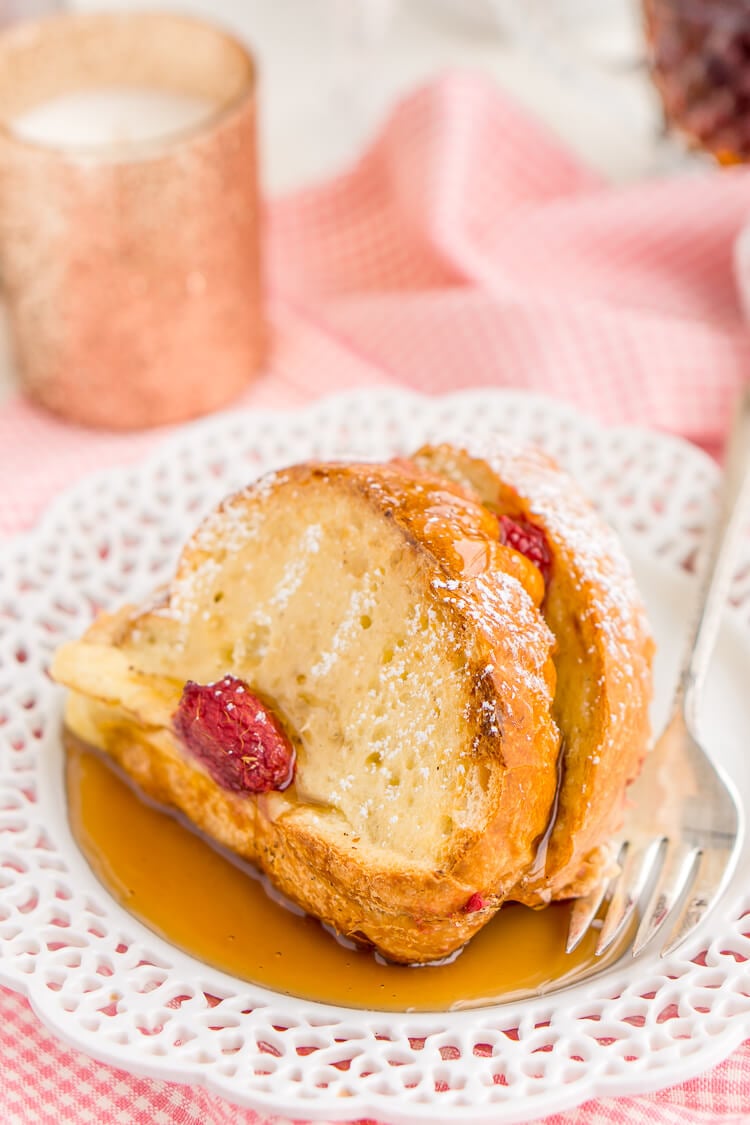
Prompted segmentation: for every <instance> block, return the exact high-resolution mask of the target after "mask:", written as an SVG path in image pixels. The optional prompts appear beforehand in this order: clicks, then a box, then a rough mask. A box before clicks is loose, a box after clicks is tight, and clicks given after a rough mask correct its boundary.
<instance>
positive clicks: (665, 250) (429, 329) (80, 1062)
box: [0, 75, 750, 1125]
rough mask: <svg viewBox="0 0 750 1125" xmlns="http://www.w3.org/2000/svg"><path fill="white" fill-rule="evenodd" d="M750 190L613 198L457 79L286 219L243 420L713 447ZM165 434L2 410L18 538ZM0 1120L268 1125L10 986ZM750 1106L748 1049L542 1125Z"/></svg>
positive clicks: (749, 186) (687, 1124) (738, 336)
mask: <svg viewBox="0 0 750 1125" xmlns="http://www.w3.org/2000/svg"><path fill="white" fill-rule="evenodd" d="M749 177H750V170H745V169H737V170H733V171H728V172H727V171H724V172H719V171H716V172H709V173H705V174H700V175H696V174H691V175H689V176H683V177H680V178H679V179H677V178H674V179H669V180H662V181H657V182H649V183H642V184H638V185H635V186H632V187H628V188H625V189H617V190H615V189H613V188H611V187H610V186H608V185H607V184H606V183H604V182H603V181H602V180H601V178H600V177H598V176H596V175H595V174H593V173H592V172H591V171H589V170H587V169H586V168H584V167H583V166H582V165H581V164H580V162H578V161H577V160H576V159H574V158H573V157H572V156H571V155H570V154H569V153H568V152H566V151H565V150H564V149H563V148H562V147H561V146H560V144H559V143H558V142H557V141H556V140H554V139H553V138H552V137H550V136H549V135H548V134H547V133H546V131H545V130H544V129H543V128H541V127H540V126H539V125H538V124H537V123H535V122H534V121H533V120H531V119H530V118H529V117H528V116H527V115H526V114H525V113H524V112H522V111H520V110H519V109H518V108H517V107H515V106H514V105H512V104H511V103H509V102H508V101H507V100H505V99H504V98H503V97H502V96H501V95H500V94H499V93H498V91H497V90H496V89H495V88H494V87H493V86H491V85H489V84H487V83H486V82H484V81H480V80H478V79H476V78H472V77H467V76H462V75H458V76H451V77H448V78H446V79H444V80H441V81H440V82H437V83H435V84H432V85H430V86H428V87H426V88H424V89H421V90H419V91H417V92H416V93H415V94H414V95H413V96H411V97H410V98H408V99H407V100H406V101H405V102H403V103H402V104H401V105H400V106H399V107H398V108H397V109H396V111H395V112H394V114H393V116H392V117H391V119H390V121H389V122H388V123H387V125H386V127H385V128H384V130H383V132H382V133H381V135H380V136H379V138H377V140H376V141H375V142H374V144H373V145H372V147H371V148H370V149H369V150H368V151H367V152H366V153H365V154H364V155H363V157H362V158H361V160H360V161H359V162H358V163H357V165H356V166H355V167H354V168H352V169H351V170H350V171H349V172H347V173H346V174H344V175H342V176H340V177H339V178H337V179H336V180H334V181H333V182H330V183H326V184H322V185H320V186H318V187H314V188H311V189H309V190H306V191H303V192H300V193H298V194H296V195H294V196H292V197H290V198H287V199H283V200H281V201H278V202H274V203H272V204H271V205H270V207H269V209H268V220H269V221H268V232H269V239H268V262H269V280H270V289H271V293H272V302H271V308H270V316H271V321H272V328H273V337H274V347H273V353H272V357H271V360H270V362H269V366H268V370H267V371H266V372H265V374H264V375H263V376H262V377H261V378H260V379H259V380H257V381H256V382H255V383H254V384H253V385H252V386H250V387H249V388H248V390H247V392H246V394H245V395H244V396H243V398H242V400H241V401H240V402H239V403H238V404H237V406H238V407H239V406H243V407H250V408H252V407H261V406H268V405H273V406H279V407H295V406H299V405H302V404H304V403H306V402H309V401H311V400H312V399H314V398H316V397H318V396H320V395H321V394H325V393H329V392H332V391H335V390H339V389H344V388H347V389H348V388H352V387H368V386H374V385H378V384H379V385H387V384H389V383H391V384H401V385H406V386H409V387H412V388H415V389H418V390H422V391H425V392H430V393H434V392H442V391H448V390H453V389H456V388H461V387H469V386H473V387H476V386H487V387H494V386H510V387H520V388H526V389H528V390H533V391H540V392H544V393H548V394H551V395H555V396H557V397H561V398H564V399H566V400H568V401H569V402H571V403H573V404H574V405H577V406H579V407H581V408H582V409H584V410H586V411H587V412H589V413H593V414H594V415H596V416H597V417H598V418H599V419H601V420H603V421H605V422H609V423H618V424H620V423H623V422H627V423H634V424H640V425H648V426H656V427H659V428H662V429H665V430H669V431H671V432H674V433H679V434H683V435H685V436H686V437H688V438H690V439H691V440H693V441H696V442H699V443H700V444H702V445H703V446H704V447H706V448H708V449H710V450H716V449H717V448H719V446H720V443H721V439H722V435H723V433H724V432H725V429H726V426H727V420H728V416H729V411H730V408H731V403H732V400H733V398H734V395H735V393H736V391H737V389H738V387H739V386H740V385H741V383H742V382H743V381H744V380H745V379H747V377H748V371H750V334H749V333H748V331H747V329H746V326H745V324H744V322H743V318H742V313H741V309H740V304H739V301H738V297H737V293H736V289H735V285H734V280H733V274H732V247H733V243H734V239H735V237H736V235H737V233H738V232H739V230H740V229H741V228H742V226H743V224H744V222H745V220H746V218H747V217H748V215H749V214H750V178H749ZM207 377H210V371H207ZM166 432H167V431H150V432H144V433H138V434H127V435H122V434H110V433H103V432H92V431H87V430H83V429H80V428H76V427H73V426H69V425H66V424H64V423H62V422H59V421H58V420H57V419H55V418H53V417H51V416H49V415H47V414H44V413H43V412H41V411H39V410H37V409H36V408H35V407H33V406H31V405H29V404H28V403H26V402H25V401H24V400H23V399H21V398H19V399H17V400H15V401H13V402H11V403H10V404H8V405H7V406H6V407H5V408H4V409H3V410H1V411H0V466H1V479H2V480H3V482H4V484H5V487H4V489H3V490H2V495H0V532H4V533H6V534H9V533H12V532H14V531H17V530H19V529H21V528H24V527H28V526H30V525H31V524H32V523H33V522H34V520H35V519H36V518H37V516H38V514H39V512H40V511H41V509H42V508H43V507H44V505H45V504H46V503H47V502H48V501H49V500H50V499H51V498H52V497H53V496H54V495H55V494H56V493H57V492H58V491H59V490H60V488H61V487H62V486H64V485H66V484H68V483H70V482H72V481H74V480H75V479H77V478H78V477H80V476H81V475H83V474H85V473H88V472H90V471H91V470H92V469H94V468H98V467H101V466H104V465H113V464H123V463H126V462H129V461H133V460H134V459H137V458H139V457H141V456H142V455H143V454H144V453H145V452H147V451H148V450H149V449H151V448H153V447H154V446H155V445H156V443H157V442H158V441H159V440H160V438H161V437H163V436H164V434H165V433H166ZM0 1106H2V1107H3V1110H2V1115H1V1116H2V1117H3V1120H4V1121H5V1120H7V1121H9V1122H13V1123H14V1125H15V1123H19V1125H31V1123H32V1122H33V1123H37V1122H38V1123H43V1125H48V1123H49V1125H53V1123H55V1125H57V1123H60V1122H65V1123H67V1122H71V1123H75V1125H82V1123H86V1122H92V1123H97V1125H98V1123H109V1122H113V1123H114V1122H122V1123H130V1122H134V1123H137V1125H140V1123H144V1125H145V1123H146V1122H149V1123H151V1122H159V1123H164V1125H172V1123H174V1125H177V1123H180V1125H192V1123H195V1125H198V1123H200V1125H223V1123H224V1122H226V1123H229V1122H230V1121H231V1122H246V1123H248V1125H249V1123H251V1122H260V1121H264V1120H266V1119H264V1118H260V1117H257V1116H256V1115H254V1114H253V1113H251V1112H250V1111H245V1110H238V1109H235V1108H234V1107H232V1106H230V1105H229V1104H228V1103H226V1102H224V1101H222V1099H220V1098H218V1097H215V1096H214V1095H210V1094H207V1093H206V1092H205V1091H203V1090H201V1089H198V1088H185V1087H180V1086H176V1085H172V1084H169V1083H164V1082H152V1081H149V1080H146V1079H141V1078H136V1077H133V1076H132V1075H129V1074H126V1073H124V1072H121V1071H116V1070H113V1069H111V1068H109V1067H106V1066H103V1065H101V1064H99V1063H95V1062H93V1061H91V1060H88V1059H86V1058H84V1057H83V1056H82V1055H80V1054H78V1053H76V1052H75V1051H72V1050H69V1049H68V1048H67V1047H65V1046H63V1045H62V1044H61V1043H59V1042H57V1041H56V1040H55V1039H54V1038H52V1037H51V1036H49V1035H48V1034H46V1032H45V1031H44V1030H43V1028H42V1027H41V1025H40V1024H39V1023H38V1021H37V1020H36V1018H35V1017H34V1016H33V1014H32V1012H31V1010H30V1008H29V1006H28V1004H27V1003H26V1001H25V1000H23V999H21V998H20V997H18V996H15V995H14V994H13V993H11V992H9V991H7V990H0ZM749 1115H750V1049H749V1048H748V1044H746V1045H745V1046H744V1047H743V1048H741V1049H740V1050H738V1051H736V1052H735V1053H734V1055H733V1056H732V1057H731V1058H730V1059H729V1060H727V1061H726V1062H725V1063H723V1064H721V1065H720V1066H718V1067H716V1068H714V1069H713V1070H712V1071H710V1072H709V1073H708V1074H706V1075H704V1076H703V1077H701V1078H699V1079H695V1080H693V1081H691V1082H688V1083H685V1084H683V1085H681V1086H677V1087H673V1088H672V1089H671V1090H666V1091H663V1092H661V1093H658V1094H650V1095H644V1096H642V1097H631V1098H624V1099H603V1100H598V1101H594V1102H589V1103H587V1104H586V1105H584V1106H582V1107H580V1108H579V1109H577V1110H572V1111H569V1112H568V1113H563V1114H558V1115H556V1116H554V1117H551V1118H549V1119H547V1120H548V1125H600V1123H601V1125H603V1123H605V1122H606V1123H617V1125H619V1123H620V1122H625V1121H627V1122H635V1123H637V1125H641V1123H643V1125H645V1123H646V1122H649V1123H652V1122H656V1123H660V1125H672V1123H674V1125H678V1122H679V1125H691V1123H692V1125H715V1123H718V1122H721V1123H722V1125H734V1123H735V1122H737V1123H739V1122H741V1121H743V1122H744V1121H746V1120H747V1119H748V1116H749Z"/></svg>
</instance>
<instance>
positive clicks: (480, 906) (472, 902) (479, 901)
mask: <svg viewBox="0 0 750 1125" xmlns="http://www.w3.org/2000/svg"><path fill="white" fill-rule="evenodd" d="M486 905H487V904H486V902H485V901H484V899H483V898H482V896H481V895H480V894H479V893H478V892H477V891H475V892H474V894H473V895H472V896H471V898H470V899H469V901H468V902H467V903H466V905H465V906H464V908H463V911H464V914H476V912H477V910H484V908H485V906H486Z"/></svg>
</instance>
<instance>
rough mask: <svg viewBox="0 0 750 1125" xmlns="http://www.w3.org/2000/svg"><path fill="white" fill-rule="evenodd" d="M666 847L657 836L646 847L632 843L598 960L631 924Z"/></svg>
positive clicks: (610, 912)
mask: <svg viewBox="0 0 750 1125" xmlns="http://www.w3.org/2000/svg"><path fill="white" fill-rule="evenodd" d="M663 844H664V837H663V836H657V837H656V838H655V839H653V840H651V841H650V842H649V843H648V844H647V845H645V847H644V846H641V847H634V846H633V844H632V842H629V843H628V845H627V852H626V855H625V861H624V863H623V865H622V870H621V872H620V875H619V877H618V879H617V882H616V884H615V887H614V892H613V894H612V900H611V902H610V904H609V907H608V909H607V913H606V915H605V918H604V925H603V926H602V932H601V934H600V936H599V941H598V943H597V946H596V956H597V957H601V955H602V954H603V953H606V952H607V950H608V949H609V948H610V946H611V945H613V944H614V943H615V942H616V941H617V939H618V938H619V936H620V934H621V933H622V932H623V930H624V929H625V927H626V926H627V924H628V922H629V921H630V918H631V916H632V914H633V911H634V910H635V908H636V906H637V905H638V902H639V901H640V898H641V896H642V895H643V892H644V890H645V889H646V886H647V885H648V882H649V880H650V878H651V876H652V874H653V872H654V865H655V864H656V863H657V860H658V861H659V864H660V863H661V855H662V845H663Z"/></svg>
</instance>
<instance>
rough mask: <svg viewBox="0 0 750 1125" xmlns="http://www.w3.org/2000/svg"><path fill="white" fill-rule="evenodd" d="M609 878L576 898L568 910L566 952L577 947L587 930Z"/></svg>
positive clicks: (570, 951) (600, 901)
mask: <svg viewBox="0 0 750 1125" xmlns="http://www.w3.org/2000/svg"><path fill="white" fill-rule="evenodd" d="M610 883H611V880H610V879H603V880H602V882H601V883H598V884H597V885H596V886H595V887H594V889H593V890H592V891H589V893H588V894H587V895H586V897H585V898H577V899H576V900H575V902H574V903H573V909H572V910H571V912H570V926H569V927H568V941H567V944H566V946H565V952H566V953H572V952H573V951H574V950H576V949H578V946H579V945H580V944H581V942H582V941H583V939H584V937H585V936H586V934H587V933H588V931H589V927H590V926H591V923H592V922H593V921H594V918H596V915H597V912H598V910H599V907H600V906H601V904H602V899H603V898H604V895H605V894H606V892H607V888H608V887H609V886H610Z"/></svg>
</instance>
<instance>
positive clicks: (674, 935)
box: [661, 848, 733, 957]
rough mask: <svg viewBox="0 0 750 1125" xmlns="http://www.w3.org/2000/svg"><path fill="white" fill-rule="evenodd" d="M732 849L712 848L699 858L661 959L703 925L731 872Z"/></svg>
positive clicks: (672, 951)
mask: <svg viewBox="0 0 750 1125" xmlns="http://www.w3.org/2000/svg"><path fill="white" fill-rule="evenodd" d="M732 852H733V849H732V848H711V849H710V850H709V851H706V852H702V853H699V854H700V859H699V861H698V863H697V865H696V867H695V870H694V875H693V878H692V880H691V882H690V886H689V894H688V896H687V898H686V899H685V902H684V903H683V906H682V909H681V910H680V913H679V915H678V917H677V919H676V921H675V923H674V925H673V926H672V929H671V931H670V934H669V938H668V941H667V944H666V945H665V946H664V947H663V949H662V951H661V955H662V957H668V956H669V954H670V953H674V951H675V949H677V947H678V946H679V945H682V943H683V941H685V939H686V938H688V937H689V936H690V934H691V933H692V932H693V930H695V929H696V928H697V927H698V926H699V925H700V923H701V921H702V919H703V916H704V915H705V914H706V912H707V911H708V909H709V907H710V906H711V905H712V903H713V902H714V900H715V899H716V898H718V896H719V894H720V893H721V890H722V887H723V885H724V882H725V880H726V876H727V874H728V873H729V872H730V870H731V868H730V862H731V857H732Z"/></svg>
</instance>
